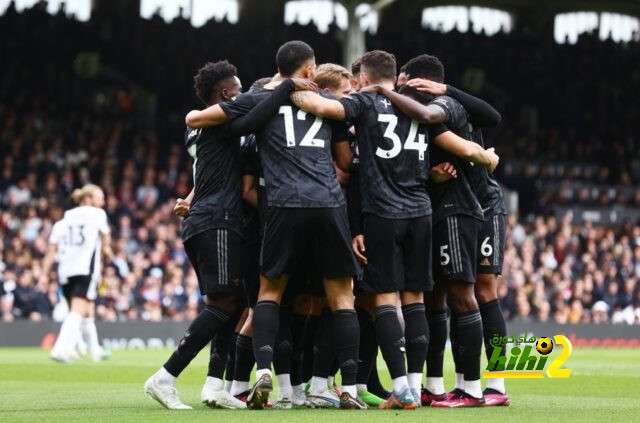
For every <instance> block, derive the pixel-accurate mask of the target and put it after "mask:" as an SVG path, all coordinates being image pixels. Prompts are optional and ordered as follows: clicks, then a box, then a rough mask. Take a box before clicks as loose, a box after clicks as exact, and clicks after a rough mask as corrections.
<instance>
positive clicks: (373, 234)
mask: <svg viewBox="0 0 640 423" xmlns="http://www.w3.org/2000/svg"><path fill="white" fill-rule="evenodd" d="M363 232H364V234H363V235H364V246H365V254H364V255H365V256H366V257H367V263H368V264H367V265H366V266H365V267H364V274H363V276H362V279H361V280H359V281H358V282H357V283H358V289H359V290H362V291H365V292H374V293H382V292H395V291H401V290H406V291H412V292H420V291H430V290H431V289H432V288H433V278H432V274H431V216H422V217H416V218H413V219H385V218H383V217H379V216H375V215H372V214H367V215H365V216H364V230H363Z"/></svg>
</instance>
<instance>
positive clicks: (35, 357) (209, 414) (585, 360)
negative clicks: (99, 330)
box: [0, 348, 640, 423]
mask: <svg viewBox="0 0 640 423" xmlns="http://www.w3.org/2000/svg"><path fill="white" fill-rule="evenodd" d="M169 354H170V351H168V350H160V351H158V350H146V351H141V350H137V351H116V352H114V354H113V356H112V358H111V359H110V360H109V361H107V362H103V363H99V364H93V363H90V362H89V361H80V362H78V363H75V364H73V365H64V364H58V363H54V362H52V361H51V360H50V359H49V357H48V352H47V351H45V350H41V349H36V348H20V349H16V348H2V349H0V422H14V421H33V422H38V423H41V422H72V421H114V422H145V423H147V422H154V421H163V422H166V421H171V422H179V421H184V422H196V421H208V422H260V423H262V422H279V423H282V422H285V421H291V422H314V423H318V422H334V421H340V420H339V419H342V421H348V422H360V421H362V422H367V423H374V422H389V421H397V422H425V421H428V420H431V421H435V422H438V423H442V422H457V423H460V422H463V421H473V422H474V423H479V422H485V421H486V422H497V421H518V420H528V421H543V422H545V423H546V422H549V421H600V422H612V421H626V422H629V421H638V412H639V410H640V398H639V394H640V351H638V350H616V349H589V348H574V349H573V354H572V355H571V357H570V358H569V359H568V360H567V362H566V363H565V365H564V366H563V367H565V368H571V369H573V371H572V374H571V377H570V378H569V379H549V378H545V379H528V380H527V379H512V380H507V388H508V390H509V394H510V395H511V400H512V405H511V406H510V407H497V408H489V407H487V408H472V409H458V410H447V409H431V408H427V407H423V408H421V409H418V410H408V411H389V410H367V411H342V410H309V409H305V408H300V409H294V410H289V411H284V410H281V411H277V410H265V411H250V410H247V411H232V410H212V409H209V408H207V407H205V406H203V405H202V404H200V402H199V398H200V388H201V386H202V382H203V381H204V377H205V374H206V365H207V358H208V357H207V354H208V349H207V351H204V352H203V353H201V354H200V355H199V356H198V357H197V358H196V360H195V361H194V362H193V363H192V364H191V366H190V367H189V368H188V369H187V370H186V371H185V372H184V373H183V375H182V376H181V377H180V379H179V380H178V390H179V392H180V395H181V398H182V400H183V401H184V402H185V403H187V404H190V405H192V406H194V408H195V410H193V411H169V410H165V409H164V408H162V407H161V406H160V405H159V404H157V403H156V402H154V401H152V400H150V399H148V398H147V397H145V395H144V394H143V391H142V385H143V383H144V381H145V379H146V378H147V377H148V376H149V375H150V374H152V373H153V372H154V371H155V370H156V369H157V368H158V367H159V366H160V365H161V364H162V363H163V362H164V360H165V359H166V358H167V357H168V355H169ZM557 354H558V352H557V351H554V352H553V353H552V354H551V358H554V357H556V356H557ZM447 356H448V359H447V362H446V366H447V368H446V371H447V374H446V375H445V383H446V385H447V388H449V387H450V386H451V384H452V381H453V373H452V372H453V369H452V363H451V360H450V357H449V356H450V354H449V353H448V352H447ZM380 366H381V367H380V368H381V369H385V367H384V364H381V365H380ZM381 374H382V375H381V376H382V378H383V381H385V384H386V385H387V386H389V375H388V373H387V372H386V370H381ZM483 384H484V383H483Z"/></svg>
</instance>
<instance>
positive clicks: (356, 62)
mask: <svg viewBox="0 0 640 423" xmlns="http://www.w3.org/2000/svg"><path fill="white" fill-rule="evenodd" d="M360 66H362V56H361V57H358V58H357V59H356V60H354V61H353V63H352V64H351V73H352V74H353V75H357V74H359V73H360Z"/></svg>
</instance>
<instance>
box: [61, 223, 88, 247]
mask: <svg viewBox="0 0 640 423" xmlns="http://www.w3.org/2000/svg"><path fill="white" fill-rule="evenodd" d="M68 229H69V233H68V236H66V237H65V241H66V242H65V243H66V244H67V245H69V246H72V245H75V246H80V245H82V244H84V241H85V236H84V225H77V226H69V227H68Z"/></svg>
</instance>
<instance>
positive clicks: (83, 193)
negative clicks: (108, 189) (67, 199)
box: [71, 184, 102, 204]
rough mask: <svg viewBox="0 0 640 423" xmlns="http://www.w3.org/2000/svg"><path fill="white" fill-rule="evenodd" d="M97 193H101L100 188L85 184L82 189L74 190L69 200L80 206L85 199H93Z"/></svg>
mask: <svg viewBox="0 0 640 423" xmlns="http://www.w3.org/2000/svg"><path fill="white" fill-rule="evenodd" d="M98 192H102V188H100V187H99V186H97V185H94V184H86V185H85V186H83V187H82V188H76V189H74V190H73V192H72V193H71V199H72V200H73V202H74V203H76V204H81V203H82V202H83V201H84V199H85V198H87V197H93V196H94V195H96V194H97V193H98Z"/></svg>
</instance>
